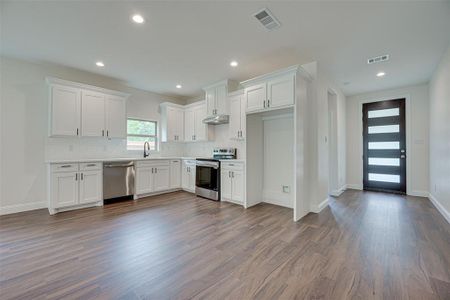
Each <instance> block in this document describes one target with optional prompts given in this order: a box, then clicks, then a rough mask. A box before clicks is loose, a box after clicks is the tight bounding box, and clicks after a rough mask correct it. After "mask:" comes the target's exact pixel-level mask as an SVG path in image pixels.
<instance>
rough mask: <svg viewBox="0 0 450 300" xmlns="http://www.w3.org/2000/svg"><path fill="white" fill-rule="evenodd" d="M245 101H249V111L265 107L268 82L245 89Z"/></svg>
mask: <svg viewBox="0 0 450 300" xmlns="http://www.w3.org/2000/svg"><path fill="white" fill-rule="evenodd" d="M245 101H246V103H247V109H246V111H247V112H252V111H258V110H261V109H264V103H265V101H266V84H265V83H262V84H257V85H254V86H251V87H248V88H246V89H245Z"/></svg>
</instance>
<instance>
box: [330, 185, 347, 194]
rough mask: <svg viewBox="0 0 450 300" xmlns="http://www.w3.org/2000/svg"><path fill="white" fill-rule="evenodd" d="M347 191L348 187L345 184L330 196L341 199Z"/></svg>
mask: <svg viewBox="0 0 450 300" xmlns="http://www.w3.org/2000/svg"><path fill="white" fill-rule="evenodd" d="M346 189H347V185H346V184H344V185H343V186H341V187H340V188H339V189H337V190H334V191H331V193H330V195H331V196H333V197H339V196H340V195H342V193H343V192H344V191H345V190H346Z"/></svg>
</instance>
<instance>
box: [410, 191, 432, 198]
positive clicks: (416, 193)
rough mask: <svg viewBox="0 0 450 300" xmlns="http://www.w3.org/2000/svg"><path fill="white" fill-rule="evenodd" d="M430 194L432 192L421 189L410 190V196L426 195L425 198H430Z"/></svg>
mask: <svg viewBox="0 0 450 300" xmlns="http://www.w3.org/2000/svg"><path fill="white" fill-rule="evenodd" d="M429 194H430V193H429V192H428V191H420V190H416V191H410V192H409V193H408V195H409V196H416V197H425V198H428V195H429Z"/></svg>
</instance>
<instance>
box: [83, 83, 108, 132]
mask: <svg viewBox="0 0 450 300" xmlns="http://www.w3.org/2000/svg"><path fill="white" fill-rule="evenodd" d="M81 116H82V117H81V135H82V136H105V134H106V132H105V94H101V93H96V92H92V91H86V90H84V91H82V93H81Z"/></svg>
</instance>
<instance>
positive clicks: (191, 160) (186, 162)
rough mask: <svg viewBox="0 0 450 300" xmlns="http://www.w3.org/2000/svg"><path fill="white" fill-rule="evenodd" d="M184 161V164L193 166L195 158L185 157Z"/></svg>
mask: <svg viewBox="0 0 450 300" xmlns="http://www.w3.org/2000/svg"><path fill="white" fill-rule="evenodd" d="M184 163H185V164H186V165H190V166H193V165H195V164H196V161H195V159H186V160H184Z"/></svg>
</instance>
